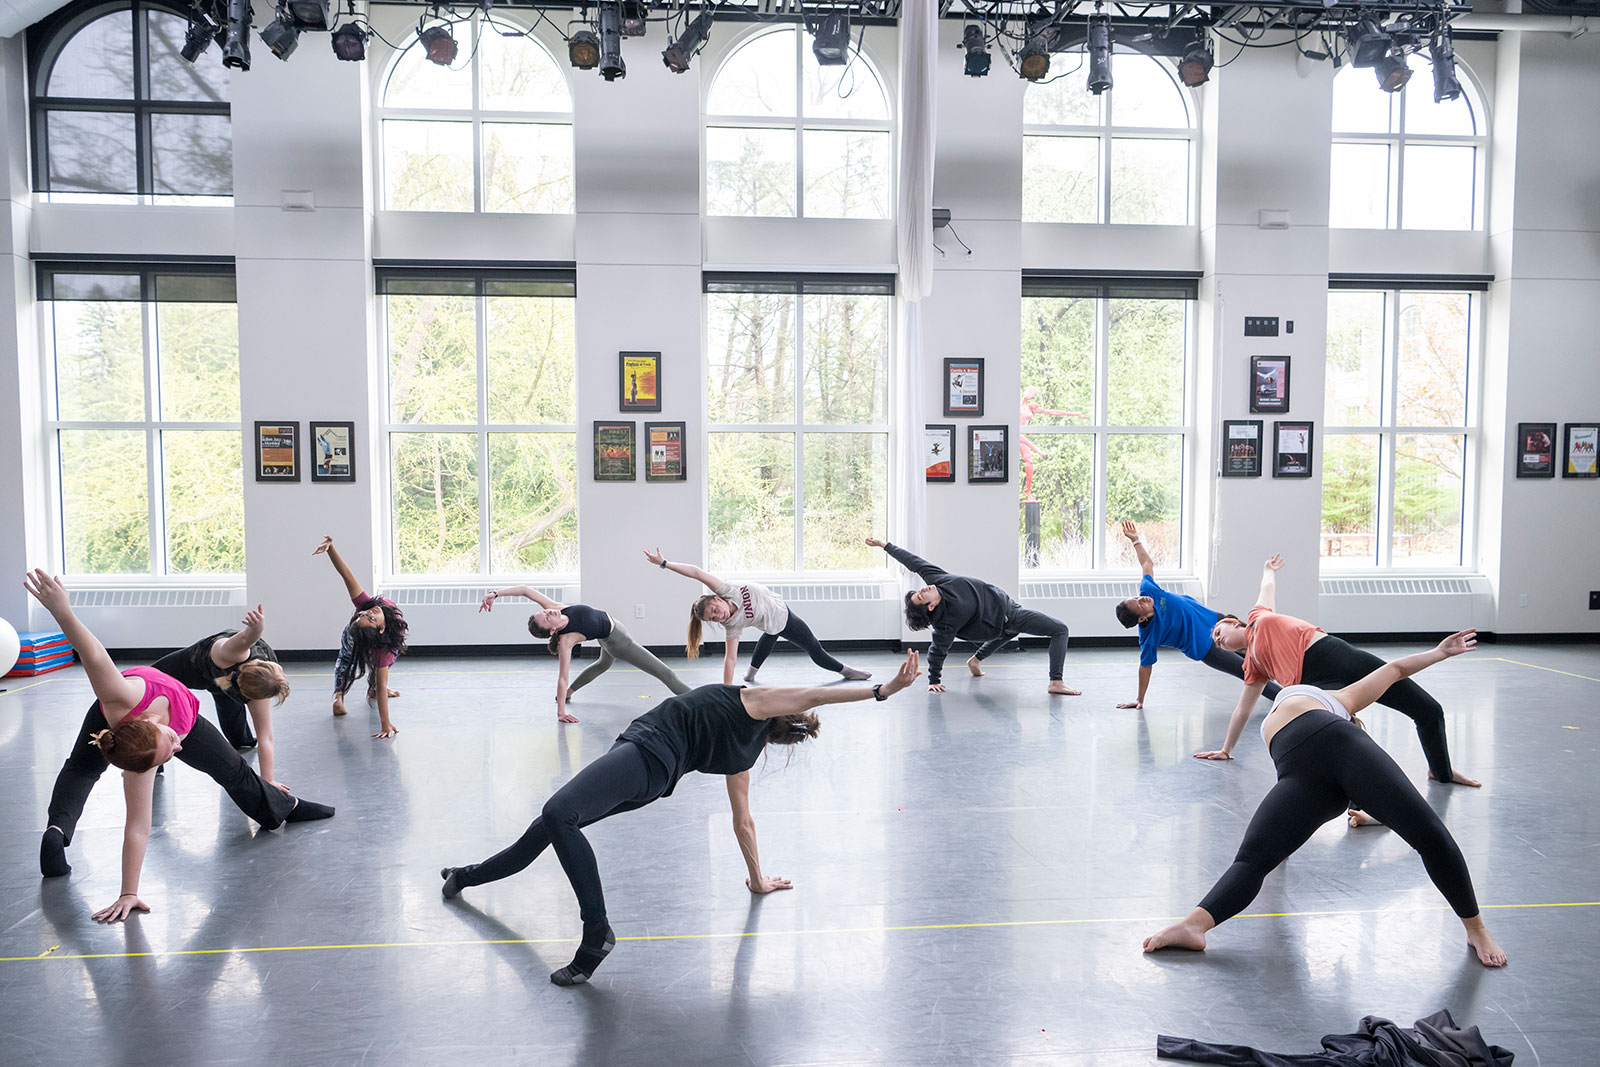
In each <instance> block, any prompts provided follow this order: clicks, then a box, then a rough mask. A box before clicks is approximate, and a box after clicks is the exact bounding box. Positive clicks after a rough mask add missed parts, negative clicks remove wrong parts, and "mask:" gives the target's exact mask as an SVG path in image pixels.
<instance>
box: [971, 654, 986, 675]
mask: <svg viewBox="0 0 1600 1067" xmlns="http://www.w3.org/2000/svg"><path fill="white" fill-rule="evenodd" d="M967 670H969V671H971V672H972V676H973V677H974V678H982V677H983V661H982V660H980V659H979V658H978V657H977V656H971V657H969V658H968V659H967Z"/></svg>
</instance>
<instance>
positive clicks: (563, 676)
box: [556, 634, 583, 722]
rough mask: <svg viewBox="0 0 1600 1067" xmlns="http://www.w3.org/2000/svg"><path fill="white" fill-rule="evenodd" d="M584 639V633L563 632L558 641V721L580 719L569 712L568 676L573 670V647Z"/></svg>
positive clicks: (569, 687)
mask: <svg viewBox="0 0 1600 1067" xmlns="http://www.w3.org/2000/svg"><path fill="white" fill-rule="evenodd" d="M582 640H583V635H582V634H562V635H561V638H560V640H558V641H557V642H556V661H557V663H559V664H560V666H559V667H558V668H557V669H556V720H557V721H558V722H577V721H578V720H577V719H576V718H574V717H573V716H572V715H570V714H568V713H567V694H568V693H569V692H570V691H571V683H570V682H569V681H568V676H569V674H570V673H571V671H572V647H573V646H574V645H576V644H577V643H578V642H579V641H582Z"/></svg>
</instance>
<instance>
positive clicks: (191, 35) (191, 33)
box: [178, 12, 217, 63]
mask: <svg viewBox="0 0 1600 1067" xmlns="http://www.w3.org/2000/svg"><path fill="white" fill-rule="evenodd" d="M216 35H217V28H216V27H215V26H213V25H211V23H209V22H207V21H206V19H205V17H204V16H203V15H201V14H199V13H198V12H196V13H195V14H193V15H190V16H189V28H188V29H187V30H184V31H183V47H182V48H181V49H179V50H178V55H180V56H182V57H183V58H184V61H185V62H188V63H193V62H194V61H195V60H197V59H199V58H200V54H201V53H202V52H204V51H205V50H206V49H207V48H210V47H211V38H213V37H215V36H216Z"/></svg>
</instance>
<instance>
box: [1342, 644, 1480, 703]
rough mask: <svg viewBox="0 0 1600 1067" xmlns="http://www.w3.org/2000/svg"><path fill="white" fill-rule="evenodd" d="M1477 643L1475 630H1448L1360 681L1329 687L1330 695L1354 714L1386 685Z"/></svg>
mask: <svg viewBox="0 0 1600 1067" xmlns="http://www.w3.org/2000/svg"><path fill="white" fill-rule="evenodd" d="M1477 647H1478V631H1477V630H1475V629H1473V630H1462V631H1461V632H1460V633H1455V634H1451V635H1450V636H1449V637H1447V638H1445V639H1444V640H1443V641H1440V642H1439V643H1438V645H1436V646H1435V647H1433V648H1430V649H1428V651H1426V652H1418V653H1416V654H1415V655H1411V656H1404V657H1402V658H1400V659H1396V660H1390V661H1389V662H1388V663H1385V664H1384V665H1383V666H1381V667H1379V668H1378V669H1377V670H1375V671H1373V672H1372V673H1371V674H1369V675H1367V676H1366V677H1365V678H1363V679H1361V680H1360V681H1358V682H1351V683H1350V684H1349V685H1347V686H1345V687H1344V688H1343V689H1339V690H1334V691H1332V692H1331V693H1330V695H1331V696H1332V697H1334V699H1336V700H1338V701H1339V703H1341V704H1343V705H1344V706H1345V708H1346V709H1348V710H1349V712H1350V714H1352V715H1354V714H1355V713H1356V712H1358V711H1360V710H1361V709H1362V708H1365V707H1367V706H1369V705H1371V704H1374V703H1376V702H1377V700H1378V698H1379V697H1381V696H1383V694H1385V693H1387V692H1388V691H1389V687H1390V686H1392V685H1394V684H1395V683H1396V682H1398V681H1401V680H1403V679H1406V678H1409V677H1411V676H1412V675H1413V674H1416V673H1417V672H1418V671H1420V670H1423V669H1424V668H1427V667H1431V666H1433V665H1434V664H1435V663H1442V662H1443V661H1445V660H1447V659H1449V658H1450V657H1452V656H1459V655H1461V654H1462V653H1463V652H1471V651H1472V650H1473V649H1475V648H1477Z"/></svg>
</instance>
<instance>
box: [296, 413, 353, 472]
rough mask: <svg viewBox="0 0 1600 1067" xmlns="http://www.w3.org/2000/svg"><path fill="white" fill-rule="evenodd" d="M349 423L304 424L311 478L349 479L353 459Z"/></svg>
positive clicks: (350, 425) (351, 428)
mask: <svg viewBox="0 0 1600 1067" xmlns="http://www.w3.org/2000/svg"><path fill="white" fill-rule="evenodd" d="M355 434H356V424H355V423H353V422H312V423H308V424H307V426H306V435H307V436H308V437H310V438H311V456H312V462H311V480H312V481H313V482H353V481H355V480H356V458H355V452H354V450H353V449H352V447H351V442H352V441H354V440H355Z"/></svg>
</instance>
